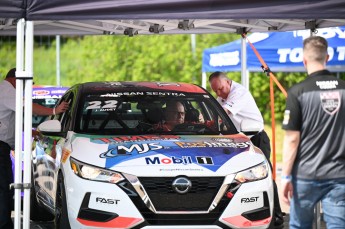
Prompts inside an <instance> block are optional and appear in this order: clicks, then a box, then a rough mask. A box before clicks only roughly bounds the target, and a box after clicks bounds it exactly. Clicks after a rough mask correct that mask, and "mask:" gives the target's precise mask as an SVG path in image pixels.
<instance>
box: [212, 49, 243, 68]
mask: <svg viewBox="0 0 345 229" xmlns="http://www.w3.org/2000/svg"><path fill="white" fill-rule="evenodd" d="M239 63H240V52H239V51H235V52H222V53H214V54H210V65H211V66H214V67H218V66H228V65H238V64H239Z"/></svg>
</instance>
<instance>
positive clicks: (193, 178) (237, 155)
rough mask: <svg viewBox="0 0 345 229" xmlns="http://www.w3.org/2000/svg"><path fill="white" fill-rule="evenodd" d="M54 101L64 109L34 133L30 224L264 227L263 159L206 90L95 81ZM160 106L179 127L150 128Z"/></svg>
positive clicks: (268, 212) (161, 115)
mask: <svg viewBox="0 0 345 229" xmlns="http://www.w3.org/2000/svg"><path fill="white" fill-rule="evenodd" d="M62 100H64V101H68V102H69V104H70V108H69V110H68V111H66V112H65V113H64V114H60V115H56V116H55V117H53V119H52V120H49V121H45V122H43V123H42V124H41V125H40V126H39V127H38V130H39V131H40V132H41V136H40V138H39V139H38V140H37V141H36V144H35V149H34V151H33V159H34V160H33V164H32V166H33V187H34V188H33V195H32V199H31V201H32V202H33V204H34V206H35V211H34V212H31V214H33V218H35V219H38V218H39V220H50V219H51V216H53V217H54V218H55V226H56V228H145V229H148V228H181V229H182V228H184V229H186V228H267V227H268V226H269V225H270V223H271V218H272V217H271V216H272V214H273V186H272V175H271V171H270V167H269V165H268V163H267V161H266V159H265V156H264V155H263V154H262V152H261V151H260V149H258V148H256V147H255V146H253V144H252V143H251V141H250V138H249V137H248V136H246V135H245V134H244V133H238V132H237V130H236V128H235V127H234V125H233V124H232V123H231V121H230V119H229V118H228V116H227V115H226V113H225V112H224V110H223V109H222V107H221V106H220V105H219V104H218V103H217V101H216V100H215V99H214V98H213V97H212V95H210V94H209V93H208V92H207V91H206V90H204V89H202V88H201V87H199V86H196V85H192V84H185V83H162V82H98V83H84V84H79V85H75V86H73V87H72V88H70V89H69V90H68V91H67V92H66V93H65V95H64V96H63V97H62V99H61V101H62ZM169 101H179V102H180V103H181V104H183V107H184V112H185V120H184V123H182V124H179V125H176V126H175V127H174V128H173V129H171V130H170V129H165V128H158V127H160V126H161V125H164V122H165V119H166V117H165V114H166V106H167V104H168V103H169ZM42 212H45V213H44V214H41V213H42ZM47 212H49V214H50V215H48V214H47Z"/></svg>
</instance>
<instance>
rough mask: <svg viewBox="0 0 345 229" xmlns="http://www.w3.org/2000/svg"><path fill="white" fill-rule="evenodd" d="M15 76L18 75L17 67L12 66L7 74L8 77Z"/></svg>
mask: <svg viewBox="0 0 345 229" xmlns="http://www.w3.org/2000/svg"><path fill="white" fill-rule="evenodd" d="M14 77H16V68H12V69H11V70H9V71H8V73H7V75H6V79H8V78H14Z"/></svg>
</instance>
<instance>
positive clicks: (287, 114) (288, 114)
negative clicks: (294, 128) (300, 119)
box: [283, 110, 290, 125]
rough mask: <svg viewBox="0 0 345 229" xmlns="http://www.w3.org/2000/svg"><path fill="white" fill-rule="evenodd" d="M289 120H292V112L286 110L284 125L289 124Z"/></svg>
mask: <svg viewBox="0 0 345 229" xmlns="http://www.w3.org/2000/svg"><path fill="white" fill-rule="evenodd" d="M289 120H290V110H285V112H284V120H283V125H287V124H289Z"/></svg>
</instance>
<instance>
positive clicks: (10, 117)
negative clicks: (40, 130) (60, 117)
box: [0, 68, 68, 229]
mask: <svg viewBox="0 0 345 229" xmlns="http://www.w3.org/2000/svg"><path fill="white" fill-rule="evenodd" d="M15 72H16V69H15V68H13V69H11V70H10V71H9V72H8V73H7V75H6V78H5V80H3V81H2V82H0V229H10V228H13V223H12V219H11V210H12V201H13V191H11V190H10V189H9V185H10V184H11V183H12V182H13V174H12V162H11V158H10V151H11V149H14V141H15V137H14V133H15V110H16V89H15V88H16V78H15ZM67 109H68V103H67V102H62V103H61V104H60V105H59V106H57V107H56V108H48V107H44V106H41V105H39V104H35V103H33V105H32V112H33V113H34V114H37V115H55V114H60V113H62V112H64V111H66V110H67Z"/></svg>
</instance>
